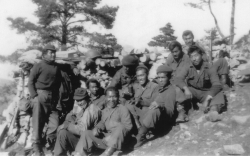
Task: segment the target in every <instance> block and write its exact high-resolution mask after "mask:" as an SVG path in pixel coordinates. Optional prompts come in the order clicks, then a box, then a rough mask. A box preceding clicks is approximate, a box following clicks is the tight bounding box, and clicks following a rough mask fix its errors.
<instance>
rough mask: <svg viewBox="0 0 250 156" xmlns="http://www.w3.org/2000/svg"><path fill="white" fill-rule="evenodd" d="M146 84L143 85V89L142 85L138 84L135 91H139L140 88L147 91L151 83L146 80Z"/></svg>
mask: <svg viewBox="0 0 250 156" xmlns="http://www.w3.org/2000/svg"><path fill="white" fill-rule="evenodd" d="M147 81H148V82H147V84H146V85H145V87H142V85H141V84H139V83H137V84H138V85H137V87H136V88H137V89H140V88H142V89H148V88H151V86H152V82H151V81H149V80H147Z"/></svg>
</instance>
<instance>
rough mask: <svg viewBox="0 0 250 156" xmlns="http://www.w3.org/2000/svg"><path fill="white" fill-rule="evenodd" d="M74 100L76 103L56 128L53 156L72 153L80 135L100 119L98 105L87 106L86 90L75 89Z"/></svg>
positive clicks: (87, 96)
mask: <svg viewBox="0 0 250 156" xmlns="http://www.w3.org/2000/svg"><path fill="white" fill-rule="evenodd" d="M74 100H75V101H76V102H75V104H74V108H73V110H72V111H71V112H70V113H69V114H68V115H67V117H66V120H65V122H64V123H63V124H62V125H61V126H59V128H58V136H57V140H56V144H55V148H54V155H66V152H67V151H69V152H72V151H74V149H75V146H76V144H77V142H78V140H79V138H80V135H81V133H82V132H83V131H85V130H90V129H92V128H93V127H94V126H95V125H96V124H97V123H98V121H99V120H100V118H101V109H100V108H99V107H98V105H95V104H91V105H90V106H89V101H90V100H89V95H88V93H87V90H86V89H83V88H78V89H76V91H75V94H74Z"/></svg>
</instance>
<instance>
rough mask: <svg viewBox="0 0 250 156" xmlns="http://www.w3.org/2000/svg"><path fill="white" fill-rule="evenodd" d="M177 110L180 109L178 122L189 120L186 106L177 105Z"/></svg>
mask: <svg viewBox="0 0 250 156" xmlns="http://www.w3.org/2000/svg"><path fill="white" fill-rule="evenodd" d="M177 111H178V117H177V119H176V123H182V122H187V121H188V120H189V119H188V115H187V114H186V111H185V109H184V106H182V105H177Z"/></svg>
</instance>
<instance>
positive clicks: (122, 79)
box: [110, 55, 139, 104]
mask: <svg viewBox="0 0 250 156" xmlns="http://www.w3.org/2000/svg"><path fill="white" fill-rule="evenodd" d="M138 64H139V60H138V58H137V57H136V56H135V55H126V56H124V58H123V59H122V65H123V67H122V68H121V69H120V70H118V71H117V72H116V74H115V76H114V77H113V79H112V81H111V84H110V86H112V87H116V88H117V89H118V90H119V93H120V100H121V103H122V104H125V102H126V101H127V100H130V99H131V98H132V97H133V87H132V84H133V83H134V82H135V80H136V77H135V69H136V67H137V66H138Z"/></svg>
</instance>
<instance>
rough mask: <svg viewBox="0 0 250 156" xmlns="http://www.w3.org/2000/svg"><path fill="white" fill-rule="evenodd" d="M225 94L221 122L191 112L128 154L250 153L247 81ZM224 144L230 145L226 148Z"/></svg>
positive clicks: (248, 85)
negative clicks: (184, 118) (224, 107)
mask: <svg viewBox="0 0 250 156" xmlns="http://www.w3.org/2000/svg"><path fill="white" fill-rule="evenodd" d="M225 95H226V97H227V100H228V106H227V111H225V112H223V113H222V114H221V121H218V122H210V121H208V119H207V118H206V117H205V116H204V114H203V113H202V112H201V111H194V112H192V114H191V115H190V121H189V122H187V123H183V124H180V125H178V126H174V127H173V129H172V130H171V131H170V133H168V134H167V135H165V136H164V137H161V138H158V139H155V140H153V141H150V142H148V143H147V144H145V145H144V146H142V147H141V148H140V149H138V150H135V151H133V152H131V153H129V155H130V156H138V155H149V156H161V155H171V156H174V155H215V156H219V155H229V154H239V155H250V119H249V118H250V113H249V112H250V83H249V84H242V85H237V86H235V87H234V88H233V89H232V90H230V91H228V92H227V93H225ZM237 144H238V145H237ZM227 145H232V147H231V146H229V150H228V148H227ZM239 146H240V147H239Z"/></svg>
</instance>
